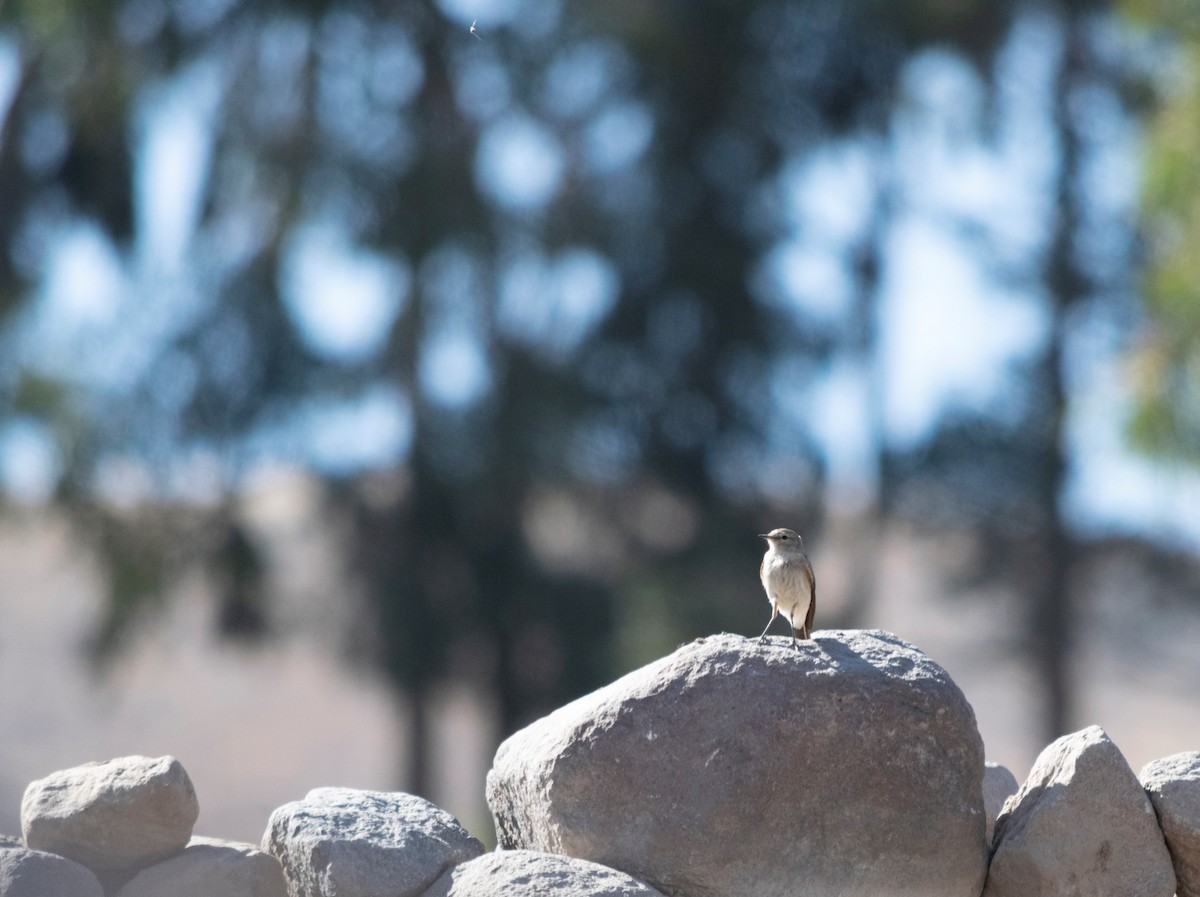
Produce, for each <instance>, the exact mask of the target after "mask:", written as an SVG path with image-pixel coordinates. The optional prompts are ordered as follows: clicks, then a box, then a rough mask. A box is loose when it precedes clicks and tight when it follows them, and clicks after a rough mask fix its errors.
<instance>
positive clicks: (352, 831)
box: [262, 788, 483, 897]
mask: <svg viewBox="0 0 1200 897" xmlns="http://www.w3.org/2000/svg"><path fill="white" fill-rule="evenodd" d="M262 847H263V850H265V851H267V852H268V853H270V854H272V855H273V856H275V857H277V858H278V859H279V862H280V863H281V864H282V865H283V873H284V878H285V879H286V880H287V885H288V895H289V897H331V895H337V897H410V895H411V897H416V895H418V894H420V893H421V892H422V891H424V890H425V889H426V888H428V887H429V886H430V885H431V884H433V882H434V881H436V880H437V878H438V876H440V875H441V874H442V873H443V872H445V871H446V869H448V868H450V867H451V866H454V865H456V864H458V863H462V862H465V861H466V860H470V859H473V858H475V857H477V856H479V855H480V854H481V853H483V845H482V844H480V843H479V841H477V840H476V839H475V838H472V837H471V835H470V834H469V833H468V832H467V830H466V829H464V828H463V827H462V826H461V825H459V824H458V820H456V819H455V818H454V817H453V816H451V815H450V814H449V813H447V812H445V811H444V810H439V809H438V808H437V807H435V806H434V805H433V804H431V803H429V801H427V800H423V799H421V798H419V797H416V796H415V795H412V794H404V793H403V792H382V791H356V790H354V789H351V788H315V789H313V790H312V791H310V792H308V794H307V795H305V798H304V800H300V801H293V802H292V803H289V804H284V805H283V806H282V807H280V808H278V809H277V810H275V812H273V813H272V814H271V818H270V820H269V821H268V822H267V830H266V832H265V833H264V834H263V840H262Z"/></svg>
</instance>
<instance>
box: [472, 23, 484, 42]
mask: <svg viewBox="0 0 1200 897" xmlns="http://www.w3.org/2000/svg"><path fill="white" fill-rule="evenodd" d="M478 21H479V19H476V20H475V22H478ZM475 22H472V23H471V33H472V34H473V35H475V39H476V40H483V38H482V37H480V36H479V32H478V31H476V30H475Z"/></svg>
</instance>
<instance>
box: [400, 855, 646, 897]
mask: <svg viewBox="0 0 1200 897" xmlns="http://www.w3.org/2000/svg"><path fill="white" fill-rule="evenodd" d="M498 894H503V895H504V897H662V892H660V891H656V890H654V888H652V887H650V886H649V885H646V884H643V883H642V882H640V881H638V880H637V879H636V878H633V877H632V876H629V875H626V874H625V873H624V872H618V871H617V870H616V869H610V868H608V867H607V866H601V865H599V864H597V863H589V862H588V861H587V860H577V859H574V858H572V857H564V856H558V855H555V854H550V853H535V852H533V851H531V850H500V851H497V852H496V853H488V854H484V855H483V856H481V857H477V858H476V859H473V860H471V861H470V862H467V863H463V864H462V865H460V866H455V867H454V868H453V869H449V870H447V871H446V872H445V873H444V874H443V875H442V877H441V878H439V879H438V880H437V881H436V882H435V883H434V885H433V887H431V888H430V889H429V890H428V891H426V892H425V895H424V897H496V895H498Z"/></svg>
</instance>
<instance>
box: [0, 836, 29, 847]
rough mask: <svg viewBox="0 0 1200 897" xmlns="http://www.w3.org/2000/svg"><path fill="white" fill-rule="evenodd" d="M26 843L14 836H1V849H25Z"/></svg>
mask: <svg viewBox="0 0 1200 897" xmlns="http://www.w3.org/2000/svg"><path fill="white" fill-rule="evenodd" d="M24 846H25V842H24V841H22V840H21V839H20V838H17V837H15V836H13V835H0V847H24Z"/></svg>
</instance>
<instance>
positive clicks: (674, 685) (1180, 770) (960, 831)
mask: <svg viewBox="0 0 1200 897" xmlns="http://www.w3.org/2000/svg"><path fill="white" fill-rule="evenodd" d="M487 798H488V802H489V805H490V806H491V808H492V812H493V815H494V818H495V822H496V830H497V834H498V837H499V841H500V848H501V849H500V850H498V851H497V852H494V853H485V851H484V848H483V845H482V844H481V843H480V842H479V841H478V840H476V839H475V838H474V837H472V836H471V835H470V834H469V833H468V832H467V831H465V830H464V829H463V828H462V826H461V825H459V823H458V822H457V821H456V820H455V819H454V818H453V817H451V816H450V815H449V814H447V813H445V812H444V811H442V810H440V809H438V808H437V807H435V806H433V805H432V804H430V803H428V802H427V801H425V800H422V799H421V798H419V797H415V796H413V795H409V794H404V793H382V792H369V791H355V790H351V789H342V788H318V789H315V790H313V791H311V792H309V794H308V795H307V796H305V797H304V798H303V799H302V800H298V801H295V802H293V803H289V804H286V805H284V806H282V807H280V808H279V809H277V810H276V811H275V812H274V813H272V814H271V816H270V819H269V820H268V821H267V824H266V831H265V832H264V834H263V838H262V842H261V844H260V845H253V844H244V843H235V842H229V841H222V840H217V839H212V838H202V837H197V836H195V835H194V833H193V831H192V829H193V827H194V824H195V820H196V816H197V812H198V803H197V796H196V793H195V790H194V789H193V787H192V784H191V781H190V779H189V778H188V775H187V773H186V771H185V770H184V768H183V766H182V765H181V764H180V763H179V761H177V760H175V759H174V758H171V757H162V758H157V759H153V758H147V757H123V758H118V759H116V760H110V761H108V762H105V763H93V764H87V765H85V766H81V767H76V768H73V769H68V770H61V771H59V772H55V773H52V774H50V775H48V776H46V777H45V778H44V779H40V780H38V781H36V782H33V783H31V784H30V785H29V787H28V789H27V790H26V793H25V798H24V800H23V801H22V805H21V828H22V837H21V838H20V839H16V838H13V837H11V836H4V835H0V897H102V895H104V897H167V895H170V897H201V895H205V897H211V895H221V897H410V895H411V897H483V895H495V894H504V895H513V897H535V895H537V897H546V895H550V894H561V895H564V897H583V895H591V897H635V895H636V897H654V895H667V897H716V895H722V897H726V895H727V897H740V895H755V897H771V895H822V897H825V895H830V894H839V895H845V897H853V895H864V897H865V895H881V897H884V895H886V897H903V895H910V894H911V895H914V897H915V895H921V897H937V895H947V897H949V895H962V897H980V895H986V897H1015V895H1021V897H1037V895H1052V894H1053V895H1064V894H1065V895H1069V894H1080V895H1083V894H1087V895H1108V894H1112V895H1114V897H1115V895H1121V897H1141V895H1145V897H1159V895H1161V897H1170V895H1171V894H1172V893H1177V894H1178V895H1179V897H1200V890H1198V886H1200V874H1198V872H1197V870H1200V753H1190V754H1180V755H1176V756H1175V757H1169V758H1164V759H1163V760H1160V761H1155V762H1154V763H1151V764H1150V765H1149V766H1147V767H1146V768H1145V769H1144V770H1142V773H1141V776H1140V777H1139V776H1135V775H1134V773H1133V772H1132V770H1130V768H1129V766H1128V764H1127V763H1126V762H1125V760H1124V757H1123V756H1122V755H1121V752H1120V750H1119V749H1118V748H1117V747H1116V745H1115V744H1113V742H1112V741H1111V740H1110V739H1109V738H1108V736H1107V735H1106V734H1105V733H1104V732H1103V730H1101V729H1099V728H1098V727H1091V728H1088V729H1084V730H1083V731H1081V732H1077V733H1074V734H1073V735H1068V736H1064V737H1063V738H1060V739H1058V740H1057V741H1055V742H1054V743H1053V744H1051V745H1050V746H1048V747H1047V748H1046V749H1045V751H1043V753H1042V755H1041V756H1040V757H1039V758H1038V761H1037V762H1036V763H1035V764H1034V767H1033V769H1032V771H1031V772H1030V775H1029V777H1028V779H1027V780H1026V781H1025V783H1024V784H1022V785H1021V786H1020V787H1019V788H1018V787H1017V783H1016V780H1015V779H1014V778H1013V777H1012V775H1011V773H1009V772H1008V771H1007V770H1005V769H1003V767H997V766H995V765H994V764H988V765H985V763H984V759H983V744H982V742H981V739H980V737H979V733H978V730H977V728H976V725H975V717H974V713H973V712H972V709H971V707H970V706H969V704H968V703H967V702H966V700H965V698H964V697H963V695H962V692H961V691H960V690H959V689H958V688H957V686H955V684H954V683H953V682H952V681H951V680H950V677H949V676H948V675H947V674H946V672H945V671H944V670H943V669H942V668H941V667H939V666H938V665H937V664H935V663H934V662H933V661H931V660H930V659H929V658H928V657H927V656H925V655H924V654H923V653H922V652H921V651H919V650H918V649H917V648H914V647H913V646H912V645H909V644H907V643H905V642H903V641H901V640H900V639H898V638H897V637H895V636H894V635H891V634H889V633H886V632H882V631H869V632H867V631H828V632H818V633H816V634H815V638H814V639H812V640H808V641H804V642H802V643H801V644H800V645H799V646H798V647H797V648H793V647H792V646H791V644H790V640H788V639H783V638H778V639H772V640H768V641H767V642H765V643H764V644H761V645H760V644H759V643H758V642H756V641H753V640H749V639H745V638H742V637H740V636H731V635H718V636H713V637H710V638H705V639H698V640H697V641H696V642H693V643H691V644H688V645H685V646H683V647H681V648H680V649H679V650H678V651H676V652H674V653H673V654H671V655H670V656H668V657H665V658H663V659H661V660H659V661H657V662H655V663H652V664H650V665H648V666H646V667H644V668H642V669H641V670H637V671H635V672H633V673H631V674H629V675H628V676H625V677H623V678H622V679H619V680H617V681H616V682H614V683H612V684H611V685H609V686H606V687H605V688H602V689H600V690H598V691H596V692H593V693H592V694H590V695H587V696H585V697H583V698H580V699H579V700H577V701H575V702H573V703H571V704H568V705H567V706H565V707H563V708H561V709H559V710H558V711H556V712H554V713H552V714H550V715H549V716H547V717H545V718H543V719H541V720H539V721H537V722H535V723H533V724H532V725H530V726H528V727H527V728H525V729H523V730H521V731H520V732H517V733H515V734H514V735H513V736H511V737H510V738H509V739H508V740H507V741H505V742H504V743H503V744H502V745H501V746H500V748H499V750H498V751H497V753H496V759H495V764H494V767H493V769H492V772H491V773H490V774H489V776H488V781H487ZM993 826H994V834H992V828H993Z"/></svg>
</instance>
